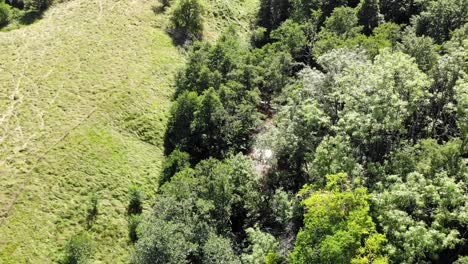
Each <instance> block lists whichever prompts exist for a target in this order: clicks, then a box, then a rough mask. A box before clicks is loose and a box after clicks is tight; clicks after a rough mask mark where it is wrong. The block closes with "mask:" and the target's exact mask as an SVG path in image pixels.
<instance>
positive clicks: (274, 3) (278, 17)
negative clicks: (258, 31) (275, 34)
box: [257, 0, 291, 33]
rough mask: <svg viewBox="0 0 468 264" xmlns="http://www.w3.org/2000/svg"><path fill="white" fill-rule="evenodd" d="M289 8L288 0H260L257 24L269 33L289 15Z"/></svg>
mask: <svg viewBox="0 0 468 264" xmlns="http://www.w3.org/2000/svg"><path fill="white" fill-rule="evenodd" d="M290 9H291V3H290V1H289V0H261V1H260V9H259V13H258V22H257V24H258V26H260V27H263V28H266V29H267V32H268V33H269V32H271V31H272V30H274V29H276V28H277V27H278V26H280V25H281V23H282V22H283V21H285V20H286V19H287V18H288V17H289V13H290Z"/></svg>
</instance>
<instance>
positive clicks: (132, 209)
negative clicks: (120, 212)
mask: <svg viewBox="0 0 468 264" xmlns="http://www.w3.org/2000/svg"><path fill="white" fill-rule="evenodd" d="M129 196H130V199H129V200H130V201H129V203H128V208H127V213H128V214H129V215H139V214H141V213H142V212H143V205H142V203H143V193H142V191H141V190H140V188H138V187H137V186H132V187H130V195H129Z"/></svg>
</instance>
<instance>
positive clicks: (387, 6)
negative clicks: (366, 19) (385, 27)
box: [379, 0, 428, 24]
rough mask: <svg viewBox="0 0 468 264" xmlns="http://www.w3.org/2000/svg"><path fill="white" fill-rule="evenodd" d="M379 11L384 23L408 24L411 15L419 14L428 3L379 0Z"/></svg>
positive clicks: (404, 0) (411, 0)
mask: <svg viewBox="0 0 468 264" xmlns="http://www.w3.org/2000/svg"><path fill="white" fill-rule="evenodd" d="M379 2H380V11H381V13H382V14H383V15H384V17H385V20H386V21H392V22H395V23H398V24H408V23H409V21H410V18H411V17H412V16H413V15H416V14H419V12H421V11H422V9H423V7H424V3H425V2H428V1H424V0H423V1H414V0H380V1H379Z"/></svg>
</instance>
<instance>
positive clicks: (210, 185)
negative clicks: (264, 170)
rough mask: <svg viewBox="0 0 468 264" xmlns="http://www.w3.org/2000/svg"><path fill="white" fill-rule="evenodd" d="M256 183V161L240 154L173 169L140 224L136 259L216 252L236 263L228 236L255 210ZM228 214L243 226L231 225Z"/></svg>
mask: <svg viewBox="0 0 468 264" xmlns="http://www.w3.org/2000/svg"><path fill="white" fill-rule="evenodd" d="M258 188H259V187H258V182H257V178H256V173H255V171H254V166H253V164H252V162H251V161H250V160H249V159H248V158H247V157H245V156H243V155H241V154H239V155H236V156H232V157H230V158H228V159H226V160H224V161H218V160H214V159H208V160H204V161H201V162H200V163H199V164H198V165H197V166H195V168H194V169H192V168H188V167H187V168H185V169H184V170H182V171H180V172H179V173H176V174H175V175H174V176H173V177H172V179H171V180H170V181H169V182H167V183H165V184H164V185H163V186H162V187H161V191H160V193H159V194H158V196H157V197H156V199H155V201H156V204H155V206H154V212H153V214H152V215H151V217H150V220H149V221H147V222H145V223H144V225H143V227H142V229H141V230H142V233H141V237H139V240H138V242H137V244H136V253H135V256H134V260H135V262H136V263H184V262H188V261H189V259H190V260H193V261H195V260H198V261H207V262H209V261H215V262H216V261H217V259H214V257H215V256H217V257H218V256H219V257H220V259H221V258H225V259H226V260H229V261H232V262H233V263H236V262H237V261H238V260H237V258H236V257H235V255H234V254H233V249H232V245H231V243H229V240H227V239H226V237H229V236H230V235H235V234H236V232H239V228H242V227H243V224H242V223H244V224H249V222H248V221H246V220H247V219H246V218H247V217H254V216H255V212H256V211H257V210H258V208H259V205H258V203H259V202H260V201H259V200H260V199H259V196H258ZM231 219H236V224H239V223H241V226H240V227H238V226H234V225H233V223H232V222H231ZM174 232H177V234H176V235H174ZM214 244H216V245H217V246H218V248H216V247H215V245H214ZM219 246H223V247H219ZM218 254H219V255H218ZM228 263H231V262H228Z"/></svg>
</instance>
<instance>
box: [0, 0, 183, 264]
mask: <svg viewBox="0 0 468 264" xmlns="http://www.w3.org/2000/svg"><path fill="white" fill-rule="evenodd" d="M154 3H156V2H155V1H145V0H139V1H134V0H122V1H114V0H74V1H70V2H67V3H64V4H60V5H57V6H55V7H53V8H51V9H50V10H48V11H47V12H46V13H45V15H44V18H43V19H41V20H40V21H38V22H37V23H35V24H33V25H30V26H27V27H24V28H21V29H19V30H13V31H10V32H4V33H0V43H1V44H2V45H0V214H1V215H2V217H1V220H0V221H1V222H0V237H1V239H0V262H1V263H50V262H55V261H56V260H57V257H58V255H59V252H60V249H61V247H62V246H63V245H64V244H65V242H66V240H67V239H68V238H69V237H70V236H71V235H72V234H74V233H76V232H78V231H80V230H82V229H83V228H84V227H85V219H86V209H87V208H88V206H89V200H90V198H89V197H90V194H91V193H96V194H97V195H98V197H99V215H98V217H97V222H96V223H95V224H94V226H93V227H92V228H91V233H93V235H94V237H95V240H96V241H97V242H98V254H97V256H96V257H97V259H98V260H100V261H101V262H102V263H110V262H111V261H112V262H114V263H121V262H124V261H125V260H126V259H127V258H128V255H129V252H128V249H129V248H130V245H129V243H128V239H127V232H128V231H127V221H126V218H125V210H126V206H127V203H128V198H127V191H128V188H129V186H130V185H132V184H139V185H144V186H145V188H146V189H145V192H146V193H147V194H148V196H149V197H151V194H152V193H153V192H154V190H153V189H152V188H153V187H154V186H155V184H154V182H155V180H156V179H157V177H158V174H159V166H160V163H161V158H162V149H161V147H160V146H161V144H159V143H160V142H161V137H162V135H163V133H164V121H165V113H166V111H167V109H168V104H169V102H170V96H171V91H172V90H171V89H170V85H171V84H172V82H173V79H172V77H173V76H174V73H175V71H176V69H177V68H178V67H179V66H180V65H181V64H182V63H183V59H182V57H181V56H180V54H179V52H178V51H177V49H176V48H175V47H174V46H173V44H172V41H171V39H170V38H169V37H168V36H167V35H166V34H165V33H164V31H163V30H162V29H161V28H160V27H159V26H158V25H161V24H164V23H162V22H163V21H161V20H162V19H164V18H163V16H162V15H155V14H154V13H153V11H152V7H153V4H154ZM145 127H152V128H156V129H155V130H154V132H152V133H150V134H148V133H146V134H145V133H144V132H145V131H144V130H143V129H144V128H145ZM136 128H138V129H136ZM142 128H143V129H142ZM142 137H144V138H145V139H146V141H147V142H151V143H153V144H149V143H145V142H143V141H142V140H140V139H141V138H142Z"/></svg>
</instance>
